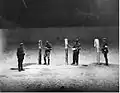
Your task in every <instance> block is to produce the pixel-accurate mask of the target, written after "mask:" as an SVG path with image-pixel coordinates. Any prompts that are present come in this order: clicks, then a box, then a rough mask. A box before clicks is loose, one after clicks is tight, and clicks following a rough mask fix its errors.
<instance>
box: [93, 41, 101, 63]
mask: <svg viewBox="0 0 120 93" xmlns="http://www.w3.org/2000/svg"><path fill="white" fill-rule="evenodd" d="M94 47H95V49H96V61H97V63H98V64H100V44H99V39H95V40H94Z"/></svg>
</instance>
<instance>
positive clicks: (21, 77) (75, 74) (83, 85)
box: [0, 47, 119, 91]
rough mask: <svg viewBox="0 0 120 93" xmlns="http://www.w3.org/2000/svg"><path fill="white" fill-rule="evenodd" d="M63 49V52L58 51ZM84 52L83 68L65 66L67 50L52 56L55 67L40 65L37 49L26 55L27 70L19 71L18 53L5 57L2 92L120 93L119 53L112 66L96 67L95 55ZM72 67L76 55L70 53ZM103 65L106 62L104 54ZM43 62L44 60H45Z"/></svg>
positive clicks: (0, 71)
mask: <svg viewBox="0 0 120 93" xmlns="http://www.w3.org/2000/svg"><path fill="white" fill-rule="evenodd" d="M55 50H59V51H55ZM91 51H92V49H91V50H90V51H87V50H82V51H81V54H80V60H79V66H71V65H65V61H64V50H62V51H61V48H58V47H57V48H55V49H54V50H53V52H52V53H51V65H50V66H45V65H38V64H37V63H38V56H37V51H36V50H34V49H33V50H29V51H27V54H26V56H25V60H24V69H25V71H22V72H18V69H17V61H16V60H17V58H16V56H15V55H16V53H15V52H16V51H11V52H8V53H5V54H4V58H3V60H1V63H0V90H1V91H118V87H119V65H118V62H119V61H118V51H117V50H115V49H114V50H112V49H111V51H110V53H109V55H108V56H109V63H110V65H109V66H105V65H104V64H101V65H97V64H95V53H94V52H91ZM69 54H70V55H69V64H70V63H72V54H71V51H70V52H69ZM101 62H102V63H103V62H104V59H103V57H102V55H101ZM42 63H43V61H42Z"/></svg>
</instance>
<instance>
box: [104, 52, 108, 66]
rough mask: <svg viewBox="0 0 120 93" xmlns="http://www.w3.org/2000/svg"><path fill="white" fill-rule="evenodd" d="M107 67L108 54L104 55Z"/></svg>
mask: <svg viewBox="0 0 120 93" xmlns="http://www.w3.org/2000/svg"><path fill="white" fill-rule="evenodd" d="M104 57H105V62H106V65H108V58H107V53H105V54H104Z"/></svg>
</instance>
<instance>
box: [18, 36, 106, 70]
mask: <svg viewBox="0 0 120 93" xmlns="http://www.w3.org/2000/svg"><path fill="white" fill-rule="evenodd" d="M97 40H98V39H95V41H94V47H95V48H96V49H97V60H98V61H99V60H100V58H99V57H100V55H99V54H100V51H99V50H101V51H102V53H103V54H104V58H105V61H106V65H108V58H107V54H108V43H107V41H106V38H103V40H102V41H103V43H102V47H101V48H100V47H99V40H98V41H97ZM38 46H39V64H41V57H42V48H44V50H45V51H44V65H50V52H51V50H52V45H51V43H50V42H49V41H46V42H45V45H44V47H43V45H42V40H39V42H38ZM68 47H70V48H72V50H73V62H72V64H71V65H74V64H76V65H78V61H79V52H80V50H81V44H80V40H79V39H78V38H77V39H76V40H75V42H74V45H73V46H70V45H69V44H68V39H67V38H65V60H66V63H67V64H68ZM24 56H25V52H24V47H23V43H20V47H19V48H18V49H17V58H18V70H19V71H22V70H23V60H24ZM46 58H47V60H46Z"/></svg>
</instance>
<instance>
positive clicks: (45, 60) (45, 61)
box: [44, 57, 47, 65]
mask: <svg viewBox="0 0 120 93" xmlns="http://www.w3.org/2000/svg"><path fill="white" fill-rule="evenodd" d="M44 62H45V63H44V65H46V64H47V63H46V57H44Z"/></svg>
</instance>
